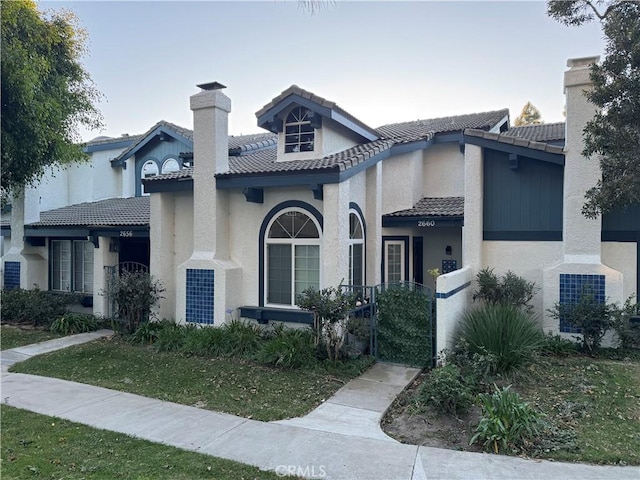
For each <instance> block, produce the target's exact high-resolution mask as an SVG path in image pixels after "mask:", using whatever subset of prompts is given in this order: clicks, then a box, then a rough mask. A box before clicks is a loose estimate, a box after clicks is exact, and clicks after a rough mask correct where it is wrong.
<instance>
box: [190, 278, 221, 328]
mask: <svg viewBox="0 0 640 480" xmlns="http://www.w3.org/2000/svg"><path fill="white" fill-rule="evenodd" d="M214 276H215V272H214V271H213V270H206V269H200V268H188V269H187V292H186V293H187V295H186V300H187V302H186V303H187V305H186V310H187V311H186V315H185V317H186V320H187V322H193V323H201V324H205V325H213V323H214V315H213V306H214V302H213V297H214V291H215V287H214Z"/></svg>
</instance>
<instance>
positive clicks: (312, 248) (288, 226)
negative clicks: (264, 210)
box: [265, 208, 320, 305]
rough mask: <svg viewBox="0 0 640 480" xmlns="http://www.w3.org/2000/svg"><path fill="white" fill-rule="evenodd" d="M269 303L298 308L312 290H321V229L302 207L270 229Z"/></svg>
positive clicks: (286, 213) (279, 218)
mask: <svg viewBox="0 0 640 480" xmlns="http://www.w3.org/2000/svg"><path fill="white" fill-rule="evenodd" d="M265 243H266V245H265V249H266V255H265V258H266V262H267V265H266V268H265V277H266V278H265V285H266V288H265V290H266V292H265V293H266V303H267V304H272V305H295V304H296V297H297V295H300V294H301V293H302V292H303V291H304V290H306V289H307V288H309V287H313V288H316V289H318V288H320V226H319V225H318V224H317V223H316V220H315V219H314V218H313V216H311V215H309V214H308V213H306V212H305V211H303V210H302V209H299V208H293V209H289V210H286V211H284V212H283V213H281V214H279V215H278V216H277V217H275V218H274V219H273V220H272V221H271V222H270V224H269V226H268V227H267V236H266V240H265Z"/></svg>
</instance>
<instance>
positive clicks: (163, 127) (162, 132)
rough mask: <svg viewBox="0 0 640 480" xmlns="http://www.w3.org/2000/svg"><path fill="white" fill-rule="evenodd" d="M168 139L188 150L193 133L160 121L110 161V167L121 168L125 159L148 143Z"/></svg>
mask: <svg viewBox="0 0 640 480" xmlns="http://www.w3.org/2000/svg"><path fill="white" fill-rule="evenodd" d="M167 137H170V138H172V139H174V140H178V141H180V142H182V143H184V144H185V145H186V146H187V147H188V148H189V149H193V131H192V130H189V129H187V128H183V127H180V126H178V125H174V124H173V123H170V122H166V121H164V120H160V121H159V122H158V123H156V124H155V125H154V126H153V127H151V128H150V129H149V130H148V131H147V132H146V133H145V134H143V135H141V136H140V138H139V140H138V141H137V142H136V143H134V144H133V145H131V146H130V147H129V148H127V149H126V150H125V151H124V152H122V153H121V154H120V155H118V156H117V157H116V158H114V159H113V160H112V161H111V166H112V167H117V166H122V165H124V162H126V161H127V159H129V158H131V157H132V156H133V155H135V154H136V153H137V152H139V151H140V150H141V149H143V148H145V147H146V146H147V145H149V143H150V142H152V141H154V140H156V139H157V138H158V139H160V140H163V139H166V138H167Z"/></svg>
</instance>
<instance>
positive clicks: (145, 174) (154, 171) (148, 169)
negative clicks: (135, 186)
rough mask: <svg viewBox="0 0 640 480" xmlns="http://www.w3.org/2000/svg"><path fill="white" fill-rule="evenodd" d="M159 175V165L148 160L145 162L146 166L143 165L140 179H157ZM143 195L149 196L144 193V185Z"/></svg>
mask: <svg viewBox="0 0 640 480" xmlns="http://www.w3.org/2000/svg"><path fill="white" fill-rule="evenodd" d="M158 173H159V171H158V164H157V163H156V162H154V161H153V160H147V161H146V162H144V165H142V169H141V171H140V177H141V178H142V179H143V180H144V179H145V178H149V177H155V176H156V175H158ZM142 194H143V195H148V194H146V193H145V191H144V185H142Z"/></svg>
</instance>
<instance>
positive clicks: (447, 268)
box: [442, 260, 458, 275]
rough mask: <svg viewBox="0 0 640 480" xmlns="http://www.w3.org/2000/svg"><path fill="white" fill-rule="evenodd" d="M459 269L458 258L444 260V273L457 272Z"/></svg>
mask: <svg viewBox="0 0 640 480" xmlns="http://www.w3.org/2000/svg"><path fill="white" fill-rule="evenodd" d="M457 269H458V261H457V260H442V274H443V275H444V274H445V273H450V272H455V271H456V270H457Z"/></svg>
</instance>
